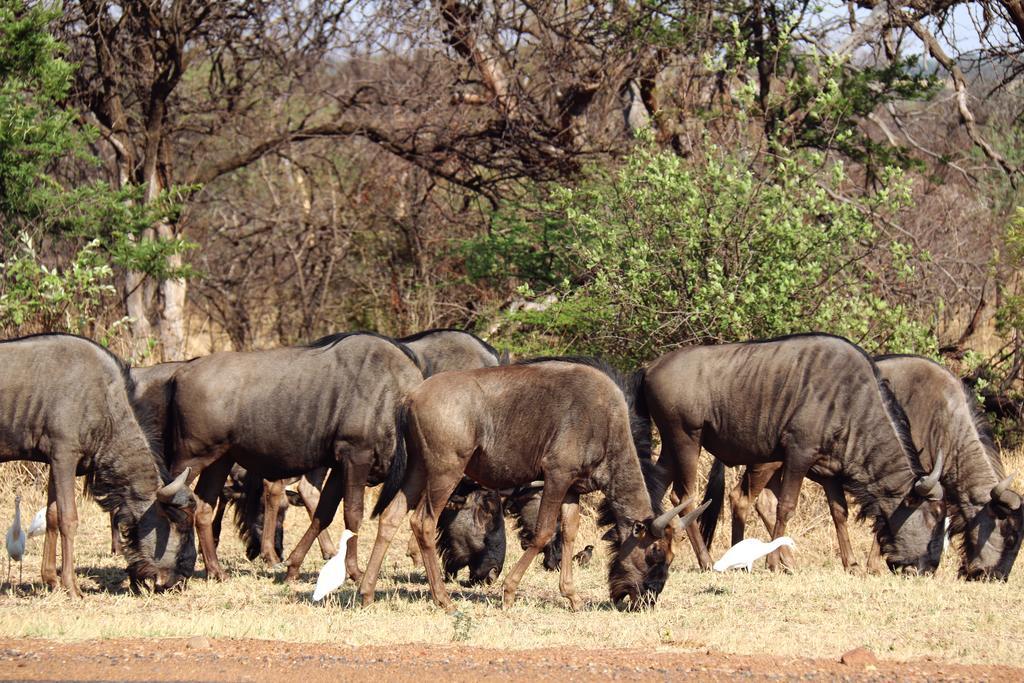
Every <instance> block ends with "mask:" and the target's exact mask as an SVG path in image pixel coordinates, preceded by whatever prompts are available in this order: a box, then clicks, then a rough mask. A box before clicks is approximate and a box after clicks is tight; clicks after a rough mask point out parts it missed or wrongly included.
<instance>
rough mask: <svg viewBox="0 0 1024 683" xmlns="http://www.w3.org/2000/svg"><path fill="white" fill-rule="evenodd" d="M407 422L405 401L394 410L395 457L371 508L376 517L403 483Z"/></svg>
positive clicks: (407, 410) (393, 497) (373, 515)
mask: <svg viewBox="0 0 1024 683" xmlns="http://www.w3.org/2000/svg"><path fill="white" fill-rule="evenodd" d="M408 422H409V406H408V405H407V404H406V402H405V401H402V402H401V403H399V404H398V408H396V409H395V455H394V457H392V458H391V467H389V468H388V476H387V479H385V480H384V486H383V487H382V488H381V490H380V498H378V499H377V504H376V505H375V506H373V514H371V515H370V516H371V517H376V516H378V515H379V514H380V513H382V512H384V510H385V509H387V507H388V505H390V504H391V501H392V500H394V499H395V496H397V495H398V491H399V489H401V488H402V484H403V483H405V469H406V465H407V464H408V456H407V454H406V451H405V431H406V429H405V428H406V425H407V424H408Z"/></svg>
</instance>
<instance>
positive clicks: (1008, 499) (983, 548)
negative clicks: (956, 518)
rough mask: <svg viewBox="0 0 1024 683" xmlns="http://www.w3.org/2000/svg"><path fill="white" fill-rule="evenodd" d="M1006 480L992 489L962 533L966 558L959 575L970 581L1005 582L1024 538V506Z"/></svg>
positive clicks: (1009, 478)
mask: <svg viewBox="0 0 1024 683" xmlns="http://www.w3.org/2000/svg"><path fill="white" fill-rule="evenodd" d="M1011 479H1012V477H1007V478H1006V479H1004V480H1003V481H1001V482H999V483H998V484H996V486H995V487H993V489H992V497H991V499H990V500H989V501H988V503H986V504H985V505H984V509H983V510H982V511H981V513H979V514H975V515H973V517H971V519H970V522H969V523H968V525H967V528H965V529H964V530H963V543H964V545H965V549H966V551H967V552H966V558H965V561H964V564H963V566H961V568H960V575H961V576H962V577H964V578H966V579H968V580H971V581H974V580H981V579H995V580H1000V581H1006V579H1007V578H1008V577H1009V575H1010V569H1011V568H1012V567H1013V563H1014V561H1015V560H1016V559H1017V553H1019V552H1020V546H1021V540H1022V539H1024V505H1022V504H1021V496H1020V494H1018V493H1016V492H1015V491H1012V490H1010V488H1009V485H1010V480H1011Z"/></svg>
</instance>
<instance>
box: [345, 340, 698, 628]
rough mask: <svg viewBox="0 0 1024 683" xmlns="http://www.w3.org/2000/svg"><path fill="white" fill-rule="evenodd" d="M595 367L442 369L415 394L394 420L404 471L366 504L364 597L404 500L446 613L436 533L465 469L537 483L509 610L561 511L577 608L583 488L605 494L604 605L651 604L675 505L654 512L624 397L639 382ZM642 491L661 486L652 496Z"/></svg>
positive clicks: (481, 478)
mask: <svg viewBox="0 0 1024 683" xmlns="http://www.w3.org/2000/svg"><path fill="white" fill-rule="evenodd" d="M595 365H596V363H595V362H594V361H589V360H586V359H538V360H537V361H531V362H529V363H523V364H517V365H511V366H501V367H497V368H484V369H480V370H469V371H460V372H448V373H443V374H440V375H436V376H434V377H431V378H430V379H428V380H426V381H424V382H423V383H422V384H421V385H420V386H419V387H417V388H416V389H414V390H413V391H412V393H411V394H410V395H409V397H408V399H407V401H406V403H405V406H404V409H403V410H402V412H401V413H400V416H399V423H400V424H401V425H402V433H403V434H404V435H405V442H406V448H407V457H408V467H407V469H406V467H405V465H406V461H405V460H402V459H398V458H396V459H395V460H394V461H393V463H392V470H391V472H389V473H388V480H387V482H386V483H385V486H384V490H383V491H382V493H381V497H380V500H379V501H378V503H377V506H376V508H375V509H374V513H375V514H377V513H380V512H382V511H383V513H384V514H383V515H382V516H381V519H380V523H379V525H378V532H377V539H376V542H375V543H374V548H373V553H372V555H371V557H370V562H369V564H368V566H367V571H366V574H365V575H364V576H363V580H362V583H361V584H360V586H359V592H360V594H361V595H362V598H363V603H364V604H368V603H370V602H372V601H373V599H374V587H375V585H376V581H377V575H378V573H379V571H380V566H381V563H382V562H383V560H384V554H385V553H386V551H387V547H388V545H389V544H390V542H391V539H392V538H393V537H394V534H395V531H396V530H397V528H398V525H399V524H400V523H401V520H402V519H403V517H404V516H405V513H406V511H407V509H408V506H409V505H414V506H416V510H415V512H414V514H413V517H412V528H413V533H414V534H415V535H416V538H417V541H418V543H419V545H420V550H421V552H422V556H423V562H424V566H425V568H426V571H427V580H428V581H429V583H430V590H431V593H432V594H433V596H434V599H435V600H436V601H437V603H438V604H439V605H441V606H442V607H443V608H445V609H447V610H451V609H453V608H454V606H453V604H452V602H451V599H450V598H449V596H448V592H447V591H446V590H445V587H444V582H443V581H442V577H441V570H440V565H439V561H438V557H437V553H436V547H435V537H434V533H435V529H436V526H437V518H438V517H439V516H440V514H441V512H442V510H443V509H444V506H445V503H446V501H447V500H448V497H449V495H450V494H451V493H452V491H453V490H454V489H455V487H456V486H457V485H458V483H459V481H460V480H461V478H462V476H463V473H465V474H466V475H467V476H469V477H470V478H471V479H473V480H474V481H476V482H478V483H480V484H481V485H483V486H485V487H488V488H492V489H501V488H506V487H513V486H521V485H523V484H526V483H527V482H530V481H533V480H536V479H543V480H544V493H543V496H542V498H541V503H540V512H539V514H538V519H537V530H536V535H535V536H534V544H533V545H532V546H531V547H530V548H529V549H527V550H526V552H525V553H524V554H523V556H522V558H520V560H519V562H518V563H517V564H516V566H515V567H514V568H513V569H512V571H511V572H510V573H509V574H508V576H507V577H506V578H505V582H504V586H503V604H504V606H505V607H510V606H511V605H512V603H513V601H514V600H515V593H516V587H517V586H518V585H519V582H520V580H521V579H522V577H523V573H524V572H525V571H526V569H527V567H528V566H529V564H530V562H531V561H532V560H533V558H534V557H536V555H537V553H539V552H540V551H541V549H542V548H543V547H544V545H545V544H547V543H548V541H550V540H551V537H552V536H553V535H554V530H555V523H556V519H557V517H558V512H559V507H561V511H562V567H561V576H560V580H559V589H560V591H561V594H562V595H563V596H564V597H565V598H566V599H567V600H568V601H569V604H570V606H571V607H572V608H573V609H578V608H579V607H581V606H582V600H581V599H580V597H579V595H577V593H576V589H575V587H574V586H573V581H572V554H573V553H572V545H573V542H574V540H575V537H576V530H577V528H578V527H579V504H578V501H579V495H580V494H581V493H588V492H591V491H597V490H600V491H603V492H604V494H605V514H604V515H603V521H605V522H607V523H611V524H614V526H615V534H614V541H613V546H614V547H613V553H612V561H611V566H610V569H609V577H608V578H609V584H610V587H611V597H612V600H613V601H614V602H615V603H616V604H621V603H622V602H624V601H625V599H626V598H627V597H628V598H630V603H631V606H633V607H638V606H639V605H640V604H649V603H653V602H654V601H655V600H656V599H657V596H658V594H659V593H660V592H661V589H662V588H663V587H664V585H665V580H666V579H667V577H668V568H669V565H670V564H671V562H672V558H673V554H672V534H671V533H669V534H666V533H665V530H666V528H667V527H668V526H669V525H670V524H671V523H672V521H673V520H674V519H675V518H676V517H677V515H678V513H679V510H680V509H681V507H677V508H675V509H672V510H669V511H668V512H666V513H662V514H656V512H655V511H656V510H657V509H658V507H659V505H660V503H661V499H662V497H663V495H664V491H665V489H664V484H663V483H662V482H660V481H658V480H657V477H652V478H651V479H648V480H646V481H645V477H644V472H643V470H642V469H641V463H640V459H639V458H638V457H637V448H636V446H635V445H634V443H633V435H632V432H631V425H630V419H629V409H628V407H627V404H626V400H625V396H624V393H626V394H628V393H630V392H635V390H636V386H637V385H636V383H635V382H624V383H622V384H621V385H620V384H618V383H616V381H615V380H613V379H612V377H611V376H609V374H608V373H606V372H605V371H604V370H602V369H600V368H599V367H595ZM648 464H651V463H649V462H648ZM652 467H653V465H652ZM648 486H652V487H654V488H656V489H657V492H656V493H655V495H653V496H652V495H651V492H650V491H649V490H648ZM424 490H425V491H426V493H425V495H423V494H424ZM686 521H687V522H689V520H686Z"/></svg>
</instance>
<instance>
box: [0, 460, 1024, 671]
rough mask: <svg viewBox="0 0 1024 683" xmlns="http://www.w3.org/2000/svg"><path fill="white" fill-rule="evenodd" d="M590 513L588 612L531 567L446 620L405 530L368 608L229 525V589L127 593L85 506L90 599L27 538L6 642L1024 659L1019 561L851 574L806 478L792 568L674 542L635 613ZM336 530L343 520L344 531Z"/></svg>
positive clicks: (82, 561) (0, 473) (11, 479)
mask: <svg viewBox="0 0 1024 683" xmlns="http://www.w3.org/2000/svg"><path fill="white" fill-rule="evenodd" d="M1004 459H1005V461H1006V462H1007V465H1008V469H1009V471H1011V472H1015V473H1016V474H1017V475H1018V482H1021V481H1024V452H1017V453H1012V454H1007V455H1006V456H1004ZM22 471H23V469H22V468H21V466H19V465H5V466H3V467H2V468H0V501H2V502H0V526H3V527H5V528H6V526H7V525H8V524H9V523H10V522H9V520H10V516H11V513H12V510H13V497H14V488H15V487H19V488H20V489H21V490H20V493H21V494H22V496H23V505H24V507H23V510H22V514H23V519H24V524H25V525H26V526H27V524H28V521H29V520H30V519H31V516H32V514H33V513H34V512H35V511H36V510H37V509H38V508H39V507H41V506H42V504H43V500H44V498H43V497H44V493H43V487H42V486H35V487H33V486H32V485H31V484H29V483H26V479H25V477H24V476H23V475H22V474H21V472H22ZM730 476H733V477H735V476H736V475H735V473H730ZM590 512H591V514H588V515H587V517H586V519H585V520H584V524H583V525H582V528H581V533H580V537H579V539H578V546H579V547H582V545H584V544H587V543H593V544H595V545H596V546H597V550H596V551H595V554H594V562H592V563H591V566H590V567H588V568H587V569H578V568H577V570H576V575H577V585H578V587H579V589H580V591H581V594H582V595H583V596H584V598H585V599H586V601H587V608H586V609H585V610H584V611H583V612H581V613H576V614H574V613H571V612H569V611H568V610H567V609H566V608H565V603H564V601H563V600H562V598H561V597H560V596H559V594H558V580H557V575H556V574H555V573H548V572H544V571H543V570H542V569H541V567H540V565H539V563H538V564H536V565H535V566H534V567H532V568H531V570H530V571H529V572H528V573H527V574H526V577H525V579H524V581H523V583H522V585H521V587H520V598H519V601H518V602H517V604H516V606H515V607H514V608H513V609H512V610H510V611H508V612H504V611H502V610H501V609H500V607H499V605H500V587H499V586H491V587H484V588H463V587H461V586H455V585H453V586H451V587H452V588H453V589H454V598H455V601H456V604H457V605H458V607H459V611H458V613H456V614H455V615H448V614H445V613H444V612H442V611H441V610H440V609H438V608H437V607H435V606H434V605H433V604H432V603H431V601H430V597H429V592H428V589H427V585H426V582H425V580H424V578H423V575H422V572H421V570H419V569H418V568H416V567H414V566H413V565H412V563H411V561H410V560H409V559H408V558H407V557H406V556H405V541H406V539H407V533H408V532H407V531H406V532H405V534H403V535H401V536H399V537H398V538H397V539H396V542H395V545H394V546H393V547H392V549H391V553H390V554H389V557H388V559H387V560H386V562H385V567H384V572H383V574H382V579H381V581H380V583H379V584H378V591H379V593H378V600H377V602H376V603H375V604H374V605H372V606H371V607H369V608H365V609H364V608H360V607H356V606H354V596H355V587H354V586H353V585H352V584H351V583H349V584H346V587H345V589H344V590H342V591H340V592H339V593H336V594H335V595H333V596H331V597H330V598H328V600H327V601H326V603H325V604H322V605H318V604H313V603H312V602H311V601H310V594H311V591H312V588H313V584H314V582H315V580H316V572H317V571H318V570H319V568H320V567H321V566H322V564H323V561H322V560H321V559H320V557H319V553H318V552H317V551H316V549H315V548H314V551H313V552H312V553H311V554H310V556H309V558H308V560H307V563H306V566H305V571H304V573H303V574H302V577H301V580H300V581H299V582H298V583H296V584H295V585H287V584H283V583H280V579H279V576H280V575H281V574H282V572H275V571H273V570H271V569H270V568H267V567H265V566H263V565H262V564H260V563H259V562H256V563H252V562H249V561H247V560H246V559H245V557H244V554H243V553H242V547H241V544H240V542H239V541H238V539H237V536H236V535H235V534H234V532H233V530H232V529H231V528H230V527H228V526H227V525H225V533H224V535H223V538H222V544H221V548H222V554H221V557H222V560H223V561H224V563H225V568H226V569H227V570H228V571H229V572H230V573H231V575H232V576H231V578H230V579H229V580H228V581H227V582H225V583H213V582H207V581H205V580H204V579H203V578H201V576H202V573H201V572H200V576H199V577H197V578H194V579H192V581H191V582H190V583H189V585H188V588H187V590H185V591H184V592H176V593H170V594H162V595H144V596H132V595H130V594H128V593H127V592H126V591H125V588H126V582H125V581H124V572H123V567H124V564H123V561H122V560H121V558H119V557H111V556H110V555H109V554H108V545H109V532H108V527H107V518H106V515H105V514H103V512H102V511H101V510H100V509H99V508H98V507H97V506H96V505H95V504H94V503H92V502H90V501H84V502H81V503H80V514H81V525H80V534H79V539H78V544H77V547H78V552H77V554H78V557H77V567H78V572H79V581H80V584H81V586H82V590H83V591H84V592H85V593H86V597H85V598H84V599H83V600H73V599H71V598H69V597H68V596H66V595H64V594H62V593H52V594H51V593H48V592H47V591H45V590H44V589H43V588H42V587H41V585H40V583H39V580H38V575H39V562H40V555H39V553H40V550H41V547H42V543H41V539H39V538H36V539H31V540H30V541H29V548H28V551H27V553H26V557H25V569H26V571H25V575H26V583H25V584H23V585H22V586H20V587H19V588H18V590H17V591H12V590H11V589H10V588H8V587H7V586H4V588H3V590H2V592H0V637H42V638H52V639H58V640H68V639H70V640H77V639H87V638H101V639H104V638H125V637H131V638H152V637H172V636H173V637H180V636H192V635H205V636H210V637H218V638H225V637H227V638H265V639H274V640H286V641H299V642H316V641H330V642H334V643H339V644H348V645H364V644H376V645H388V644H401V643H410V642H416V643H450V642H453V641H454V642H460V643H465V644H469V645H479V646H487V647H503V648H533V647H551V646H555V647H558V646H573V647H585V648H601V647H607V646H616V647H651V648H655V649H661V650H683V651H687V650H689V651H693V650H704V649H711V650H716V651H722V652H728V653H736V654H774V655H785V656H802V657H836V656H838V655H839V654H840V653H842V652H844V651H846V650H849V649H851V648H854V647H857V646H862V645H863V646H867V647H869V648H870V649H872V650H873V651H874V652H876V653H877V654H878V655H879V656H881V657H884V658H890V659H917V658H925V657H929V658H933V659H937V660H948V661H957V662H963V663H1001V664H1012V665H1017V666H1021V665H1024V633H1022V631H1021V629H1020V627H1019V623H1020V609H1021V596H1022V590H1021V589H1022V587H1024V567H1018V568H1017V570H1016V571H1015V572H1014V573H1013V575H1012V577H1011V579H1010V581H1009V582H1008V583H966V582H963V581H959V580H957V578H956V568H957V560H956V557H955V553H953V552H950V553H948V554H947V556H946V557H945V558H944V560H943V564H942V567H941V568H940V571H939V572H938V574H937V575H936V576H934V577H931V578H914V577H897V576H891V575H886V576H865V575H856V574H855V575H850V574H846V573H844V572H843V571H842V568H841V566H840V563H839V559H838V557H837V551H836V543H835V535H834V532H833V529H832V523H831V519H830V517H829V516H828V513H827V510H826V508H825V505H824V496H823V495H822V494H821V491H820V489H818V487H817V486H816V485H814V484H813V483H811V482H807V484H806V485H805V487H804V490H803V492H802V494H801V501H800V507H799V508H798V511H797V514H796V520H795V523H793V524H791V527H790V530H791V535H792V536H793V537H794V538H795V539H796V543H797V559H798V561H799V562H800V566H799V567H798V569H797V570H796V571H795V573H793V574H791V575H786V574H780V575H776V574H772V573H770V572H768V571H767V570H765V569H764V568H763V567H761V568H758V569H755V571H754V572H753V573H752V574H746V573H742V572H740V573H730V574H725V575H721V574H709V573H701V572H698V571H696V569H695V563H694V560H693V553H692V552H691V551H690V549H689V547H688V545H680V546H677V550H676V552H677V556H676V562H675V564H674V565H673V571H672V575H671V577H670V579H669V582H668V585H667V586H666V589H665V591H664V593H663V594H662V596H661V598H660V600H659V601H658V604H657V607H656V608H655V609H652V610H649V611H646V612H642V613H637V614H630V613H620V612H617V611H615V610H614V609H613V608H612V607H611V606H610V604H609V602H608V600H607V587H606V583H605V563H606V555H605V553H604V549H603V547H602V545H601V544H600V543H599V541H598V536H599V532H598V529H597V528H596V526H595V525H594V521H593V520H594V517H593V514H592V510H590ZM727 519H728V515H727V514H726V515H725V519H724V520H723V523H721V524H720V526H719V533H718V535H717V537H716V543H715V546H714V548H713V551H712V554H713V555H714V556H715V557H718V556H720V555H721V553H722V552H723V551H724V549H725V548H726V546H727V545H728V543H727V536H728V532H727V526H728V525H727V523H726V522H727ZM288 520H289V523H288V528H287V532H286V547H287V546H288V545H289V544H290V543H294V541H295V540H296V539H297V538H298V536H299V535H300V534H301V531H302V529H301V528H300V527H302V526H303V525H304V523H305V518H304V515H303V514H300V511H298V510H296V509H293V510H292V511H291V512H290V513H289V516H288ZM338 528H340V515H339V519H338V521H336V523H335V526H334V529H335V530H337V529H338ZM375 531H376V524H375V523H374V522H373V521H369V520H368V521H367V522H366V523H364V525H363V528H362V533H361V534H360V553H361V559H362V561H363V562H365V560H366V558H367V557H368V555H369V550H370V546H371V545H372V542H373V537H374V533H375ZM851 531H852V533H853V536H854V543H855V547H856V551H857V553H858V556H859V557H860V558H864V557H865V556H866V553H867V549H868V546H869V541H870V539H869V536H868V533H867V530H866V528H865V527H864V526H863V525H854V528H853V529H852V530H851ZM748 533H749V534H757V535H759V536H761V537H762V538H763V537H766V534H765V532H764V529H763V527H762V526H761V523H760V521H757V522H756V524H755V522H754V521H752V522H751V524H750V527H749V529H748ZM519 553H520V551H519V547H518V542H517V541H516V540H515V539H513V538H512V537H511V536H510V542H509V557H508V558H507V561H506V567H508V566H511V565H510V563H511V562H514V561H515V559H516V558H517V557H518V556H519ZM862 561H863V560H862ZM762 565H763V563H762ZM200 568H201V564H200ZM15 575H16V570H15ZM28 580H32V581H33V583H32V584H31V585H29V583H28Z"/></svg>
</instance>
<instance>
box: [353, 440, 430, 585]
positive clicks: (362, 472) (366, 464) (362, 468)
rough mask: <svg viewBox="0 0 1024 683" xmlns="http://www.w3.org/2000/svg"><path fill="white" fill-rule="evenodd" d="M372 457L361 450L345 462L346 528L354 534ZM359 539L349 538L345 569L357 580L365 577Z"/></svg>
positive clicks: (367, 452)
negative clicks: (360, 564)
mask: <svg viewBox="0 0 1024 683" xmlns="http://www.w3.org/2000/svg"><path fill="white" fill-rule="evenodd" d="M372 459H373V452H372V451H366V452H363V451H360V452H359V453H356V454H353V455H352V456H351V457H350V458H349V459H348V460H347V461H346V462H345V512H344V514H345V528H346V529H348V530H349V531H351V532H352V533H353V534H358V533H359V525H360V524H362V521H363V496H364V495H365V493H366V480H367V479H368V478H369V476H370V466H371V464H372ZM446 500H447V499H446ZM442 507H444V506H442ZM358 541H359V539H358V538H356V537H355V536H353V537H352V538H350V539H348V548H347V549H346V551H345V571H346V572H347V573H348V575H349V578H351V579H352V580H353V581H356V582H358V581H359V580H360V579H361V578H362V577H363V571H362V570H361V569H360V568H359V549H358V545H359V543H358Z"/></svg>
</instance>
